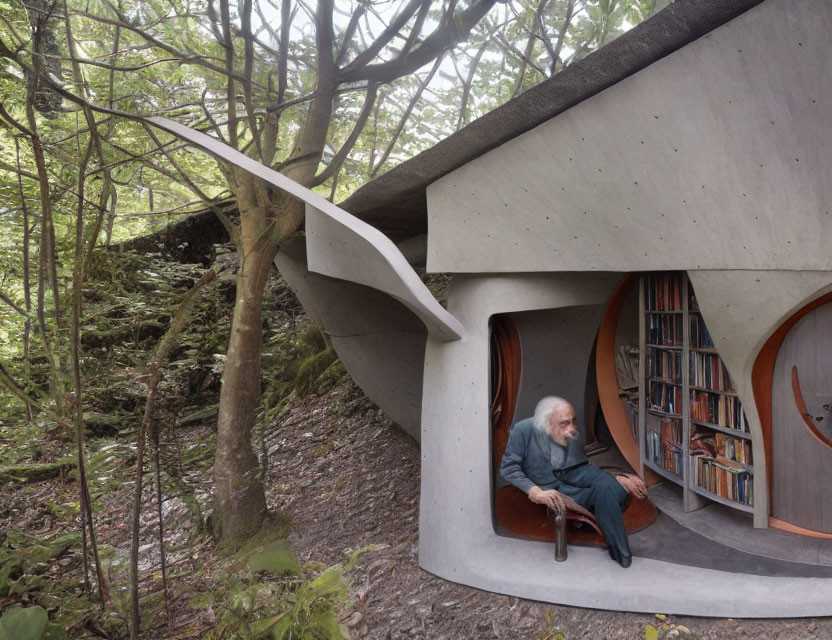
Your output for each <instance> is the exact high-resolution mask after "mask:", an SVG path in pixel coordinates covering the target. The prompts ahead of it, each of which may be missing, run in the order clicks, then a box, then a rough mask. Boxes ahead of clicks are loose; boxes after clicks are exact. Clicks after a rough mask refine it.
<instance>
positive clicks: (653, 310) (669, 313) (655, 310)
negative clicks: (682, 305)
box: [644, 309, 683, 315]
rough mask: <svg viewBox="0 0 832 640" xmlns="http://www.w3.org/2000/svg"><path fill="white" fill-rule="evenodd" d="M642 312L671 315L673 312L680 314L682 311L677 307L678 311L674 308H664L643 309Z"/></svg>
mask: <svg viewBox="0 0 832 640" xmlns="http://www.w3.org/2000/svg"><path fill="white" fill-rule="evenodd" d="M644 313H649V314H656V315H673V314H677V315H681V314H682V313H683V311H682V310H681V309H679V310H678V311H677V310H676V309H665V310H661V309H645V310H644Z"/></svg>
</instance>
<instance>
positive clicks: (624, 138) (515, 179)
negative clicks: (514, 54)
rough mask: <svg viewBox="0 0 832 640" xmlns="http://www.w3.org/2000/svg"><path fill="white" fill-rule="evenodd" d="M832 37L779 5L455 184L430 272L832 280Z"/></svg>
mask: <svg viewBox="0 0 832 640" xmlns="http://www.w3.org/2000/svg"><path fill="white" fill-rule="evenodd" d="M830 26H832V3H829V2H827V1H826V0H805V1H802V2H792V1H790V0H767V1H766V2H763V3H762V4H760V5H758V6H756V7H754V8H752V9H750V10H749V11H747V12H746V13H744V14H742V15H741V16H739V17H738V18H736V19H734V20H733V21H731V22H729V23H727V24H725V25H724V26H722V27H720V28H718V29H716V30H715V31H713V32H711V33H710V34H708V35H707V36H705V37H703V38H700V39H699V40H697V41H695V42H693V43H691V44H689V45H687V46H686V47H684V48H682V49H680V50H678V51H676V52H675V53H672V54H670V55H669V56H667V57H665V58H663V59H661V60H659V61H657V62H655V63H654V64H652V65H651V66H649V67H647V68H646V69H644V70H642V71H640V72H639V73H637V74H635V75H633V76H630V77H628V78H626V79H625V80H623V81H621V82H619V83H618V84H616V85H614V86H612V87H611V88H609V89H607V90H605V91H603V92H602V93H600V94H597V95H596V96H594V97H592V98H589V99H588V100H585V101H584V102H581V103H580V104H578V105H576V106H575V107H573V108H572V109H570V110H568V111H566V112H564V113H562V114H561V115H559V116H557V117H555V118H553V119H552V120H550V121H548V122H546V123H544V124H542V125H540V126H539V127H537V128H536V129H534V130H532V131H530V132H528V133H526V134H524V135H521V136H519V137H517V138H515V139H513V140H511V141H510V142H508V143H506V144H504V145H502V146H501V147H499V148H497V149H495V150H493V151H491V152H490V153H487V154H485V155H483V156H481V157H480V158H478V159H476V160H474V161H473V162H470V163H469V164H467V165H464V166H462V167H461V168H459V169H457V170H455V171H453V172H451V173H449V174H448V175H446V176H445V177H443V178H441V179H440V180H438V181H437V182H435V183H434V184H432V185H431V186H430V187H429V188H428V220H429V229H428V269H429V270H430V271H449V272H464V273H493V272H527V271H605V270H616V271H638V270H643V269H646V270H662V269H811V270H825V269H830V268H832V252H830V251H829V247H830V246H832V213H830V210H832V181H830V180H828V179H827V171H826V167H828V166H830V165H832V127H830V126H829V120H828V114H829V112H830V107H832V64H830V62H832V60H830V57H832V54H830V49H829V46H828V33H829V29H830ZM459 238H466V241H465V242H464V243H460V242H459Z"/></svg>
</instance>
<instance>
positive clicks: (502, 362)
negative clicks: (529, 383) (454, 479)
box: [491, 315, 521, 471]
mask: <svg viewBox="0 0 832 640" xmlns="http://www.w3.org/2000/svg"><path fill="white" fill-rule="evenodd" d="M491 349H492V354H491V356H492V359H491V363H492V364H491V366H492V367H494V366H495V367H496V368H497V370H496V371H495V372H493V373H495V374H496V381H495V388H494V389H493V390H492V394H493V397H492V398H491V434H492V436H491V437H492V441H491V450H492V456H493V458H492V462H493V465H494V469H495V471H496V470H497V469H499V468H500V462H501V461H502V459H503V452H504V451H505V450H506V444H507V443H508V434H509V431H510V430H511V421H512V419H513V418H514V408H515V405H516V404H517V391H518V388H519V386H520V371H521V353H520V335H519V334H518V333H517V327H515V326H514V323H513V322H512V321H511V318H509V317H508V316H505V315H500V316H493V317H492V318H491Z"/></svg>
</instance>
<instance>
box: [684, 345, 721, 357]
mask: <svg viewBox="0 0 832 640" xmlns="http://www.w3.org/2000/svg"><path fill="white" fill-rule="evenodd" d="M690 350H691V351H696V352H697V353H712V354H714V355H717V356H718V355H719V351H717V350H716V349H714V348H713V347H690Z"/></svg>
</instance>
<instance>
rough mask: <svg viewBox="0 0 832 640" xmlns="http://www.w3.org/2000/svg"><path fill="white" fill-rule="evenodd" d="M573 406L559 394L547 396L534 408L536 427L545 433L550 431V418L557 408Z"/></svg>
mask: <svg viewBox="0 0 832 640" xmlns="http://www.w3.org/2000/svg"><path fill="white" fill-rule="evenodd" d="M564 405H565V406H567V407H571V406H572V405H571V404H570V402H569V401H568V400H565V399H563V398H560V397H558V396H546V397H545V398H543V399H542V400H541V401H540V402H538V403H537V406H536V407H535V408H534V428H535V429H537V430H538V431H542V432H543V433H549V419H550V418H551V417H552V414H553V413H554V412H555V409H557V408H558V407H562V406H564Z"/></svg>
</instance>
